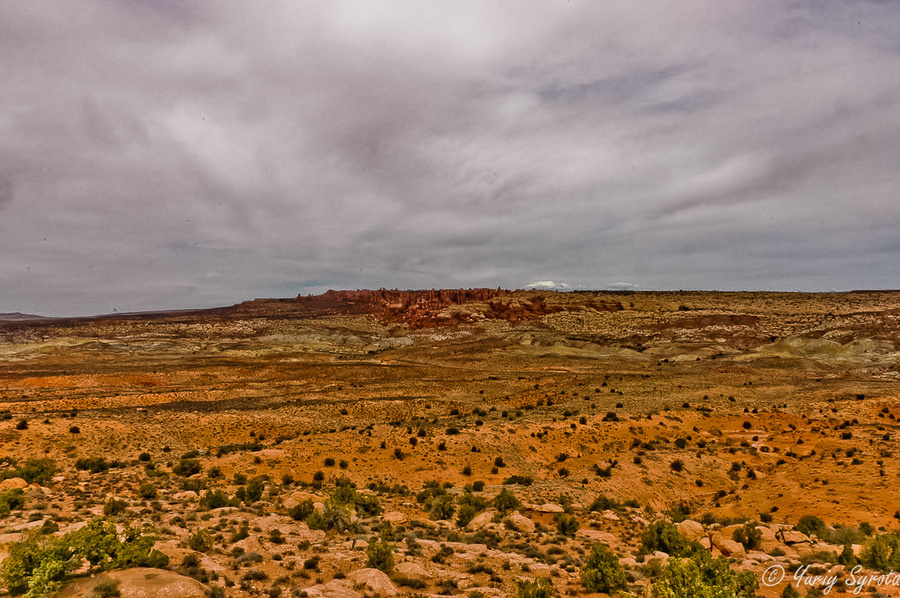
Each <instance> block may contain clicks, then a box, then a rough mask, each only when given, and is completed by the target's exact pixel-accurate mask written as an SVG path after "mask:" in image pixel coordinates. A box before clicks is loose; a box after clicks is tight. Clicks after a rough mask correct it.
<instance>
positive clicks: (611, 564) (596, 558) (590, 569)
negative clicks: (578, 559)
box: [581, 544, 626, 594]
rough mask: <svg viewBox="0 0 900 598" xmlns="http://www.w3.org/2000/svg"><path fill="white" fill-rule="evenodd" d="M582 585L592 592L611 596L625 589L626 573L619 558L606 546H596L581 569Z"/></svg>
mask: <svg viewBox="0 0 900 598" xmlns="http://www.w3.org/2000/svg"><path fill="white" fill-rule="evenodd" d="M581 583H582V585H584V587H585V589H586V590H588V591H590V592H605V593H607V594H610V593H612V592H615V591H617V590H622V589H625V586H626V581H625V572H624V571H622V566H621V565H620V564H619V558H618V557H617V556H616V555H615V554H613V552H612V551H611V550H610V549H609V547H607V546H606V545H605V544H594V547H593V548H591V554H590V555H589V556H588V558H587V560H586V561H585V563H584V566H583V567H582V568H581Z"/></svg>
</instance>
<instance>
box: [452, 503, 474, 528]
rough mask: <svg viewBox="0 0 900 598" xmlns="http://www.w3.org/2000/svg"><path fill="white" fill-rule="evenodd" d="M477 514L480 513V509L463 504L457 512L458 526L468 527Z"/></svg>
mask: <svg viewBox="0 0 900 598" xmlns="http://www.w3.org/2000/svg"><path fill="white" fill-rule="evenodd" d="M476 515H478V510H477V509H476V508H475V507H473V506H472V505H463V506H461V507H460V508H459V512H458V513H457V514H456V526H457V527H460V528H462V527H466V526H467V525H469V523H471V521H472V520H473V519H475V516H476Z"/></svg>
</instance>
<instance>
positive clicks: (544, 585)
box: [516, 577, 554, 598]
mask: <svg viewBox="0 0 900 598" xmlns="http://www.w3.org/2000/svg"><path fill="white" fill-rule="evenodd" d="M516 585H517V586H518V597H519V598H550V597H551V596H553V593H554V590H553V584H552V583H550V578H548V577H538V578H535V580H534V581H529V580H525V581H517V582H516Z"/></svg>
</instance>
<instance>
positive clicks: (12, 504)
mask: <svg viewBox="0 0 900 598" xmlns="http://www.w3.org/2000/svg"><path fill="white" fill-rule="evenodd" d="M24 506H25V493H24V492H23V491H22V489H21V488H10V489H9V490H4V491H3V492H2V493H0V517H6V516H7V515H9V514H10V512H11V511H15V510H16V509H21V508H22V507H24Z"/></svg>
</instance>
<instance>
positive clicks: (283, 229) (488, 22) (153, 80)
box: [0, 0, 900, 314]
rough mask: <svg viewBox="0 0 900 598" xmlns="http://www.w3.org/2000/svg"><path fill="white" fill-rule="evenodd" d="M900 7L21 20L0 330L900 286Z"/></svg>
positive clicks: (204, 10) (13, 38) (153, 9)
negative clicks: (408, 304)
mask: <svg viewBox="0 0 900 598" xmlns="http://www.w3.org/2000/svg"><path fill="white" fill-rule="evenodd" d="M898 30H900V7H898V5H897V4H896V3H892V2H865V1H856V2H839V1H837V0H835V1H828V2H811V1H809V0H798V1H795V2H780V1H779V2H775V1H764V2H741V3H731V4H729V5H728V6H727V7H726V6H724V5H723V4H722V3H721V2H717V1H713V0H692V1H690V2H682V3H671V2H663V1H662V0H659V1H651V2H646V3H640V4H635V3H627V2H622V3H619V2H612V3H593V2H581V1H578V0H576V1H573V2H567V3H549V2H547V3H538V2H525V3H522V2H509V3H503V2H499V3H489V4H487V3H475V2H471V3H469V2H463V3H459V2H447V3H443V2H430V3H421V2H413V1H409V2H399V1H396V2H383V3H382V2H355V1H354V2H350V1H348V2H341V1H334V2H321V3H314V2H300V3H298V2H270V3H265V4H250V3H246V2H231V1H222V2H194V1H188V2H184V1H174V0H154V1H137V0H116V1H112V0H92V1H88V0H82V1H73V2H66V3H53V2H49V1H45V2H41V1H38V2H28V3H5V4H2V5H0V74H2V77H3V86H2V87H0V106H2V107H3V110H2V111H0V255H2V256H3V257H2V259H0V312H2V311H30V312H39V313H47V314H79V313H97V312H105V311H109V310H111V309H113V308H116V309H119V310H138V309H154V308H174V307H185V306H202V305H221V304H225V303H229V302H235V301H239V300H243V299H246V298H250V297H257V296H284V295H291V294H295V293H298V292H303V293H306V292H318V291H322V290H325V289H327V288H329V287H334V288H346V287H349V288H356V287H373V286H374V287H379V286H388V287H407V288H419V287H449V286H481V285H485V286H505V287H523V286H525V285H526V284H528V283H531V282H535V281H547V280H552V281H554V282H556V283H568V284H569V285H571V286H572V287H576V288H577V287H582V288H595V287H604V286H607V285H613V284H615V285H619V286H621V285H628V284H636V285H640V287H642V288H784V289H822V290H828V289H840V288H858V287H893V286H897V274H898V268H897V266H896V265H895V264H896V263H897V260H896V258H897V252H896V247H897V239H898V236H897V232H896V231H897V230H900V228H898V226H900V202H897V201H896V194H897V189H898V188H900V173H898V169H897V168H896V156H897V155H900V141H898V140H900V82H898V80H897V77H896V76H895V73H896V72H900V39H898V37H897V33H896V32H897V31H898Z"/></svg>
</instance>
